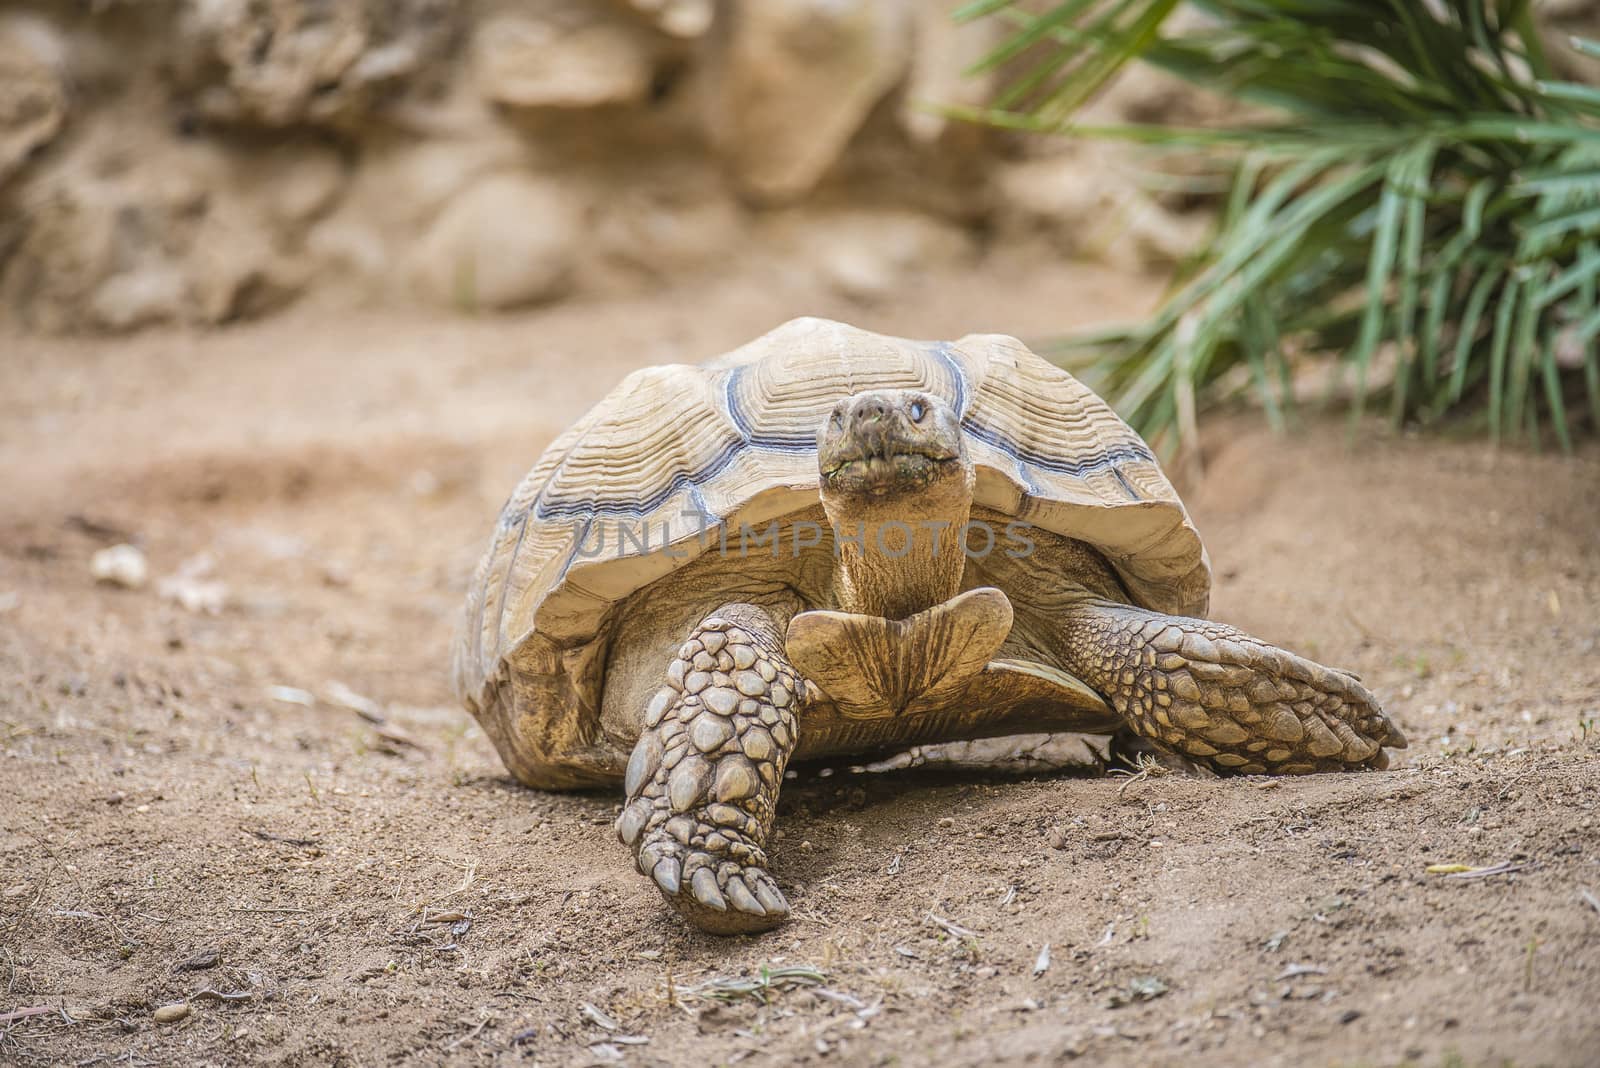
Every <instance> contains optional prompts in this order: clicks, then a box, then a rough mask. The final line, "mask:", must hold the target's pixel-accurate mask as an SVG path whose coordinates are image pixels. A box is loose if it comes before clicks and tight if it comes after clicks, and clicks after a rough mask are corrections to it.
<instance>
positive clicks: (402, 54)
mask: <svg viewBox="0 0 1600 1068" xmlns="http://www.w3.org/2000/svg"><path fill="white" fill-rule="evenodd" d="M458 8H459V5H457V4H455V3H453V2H451V0H273V2H271V3H262V2H259V0H184V3H183V7H182V10H181V13H180V15H179V17H178V19H177V20H176V22H177V25H176V34H177V47H176V48H175V49H174V50H173V55H174V58H175V61H176V71H177V74H178V81H179V84H180V86H181V87H182V88H183V89H185V90H186V95H187V100H188V102H189V104H190V106H191V107H192V108H193V109H194V111H195V112H196V113H197V114H198V115H199V116H200V117H201V118H203V119H206V120H209V121H213V122H225V123H245V124H252V125H261V126H270V127H282V126H289V125H293V124H296V123H312V124H318V125H344V126H348V125H350V124H352V123H353V122H356V121H358V120H360V119H361V118H363V117H364V116H366V115H367V114H368V113H370V112H371V111H373V110H374V109H375V108H377V107H378V106H379V105H380V104H382V103H384V102H385V101H387V100H388V99H389V98H391V97H393V96H394V95H395V94H397V93H398V92H399V91H400V90H402V89H404V88H407V87H408V86H409V85H410V83H412V82H414V81H416V80H418V79H420V78H422V77H423V76H424V75H426V74H428V73H429V72H430V70H432V69H435V61H437V60H439V59H440V58H441V57H442V56H443V55H444V54H445V53H446V52H447V51H448V50H449V48H450V46H451V43H452V41H453V39H454V36H455V34H456V25H455V22H456V17H457V14H458Z"/></svg>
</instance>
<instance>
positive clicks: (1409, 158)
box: [957, 0, 1600, 448]
mask: <svg viewBox="0 0 1600 1068" xmlns="http://www.w3.org/2000/svg"><path fill="white" fill-rule="evenodd" d="M1178 6H1179V5H1178V3H1177V2H1176V0H1065V2H1061V3H1057V4H1055V5H1053V6H1050V7H1048V8H1047V9H1045V10H1042V11H1034V12H1032V13H1024V12H1022V11H1020V10H1018V9H1017V8H1016V7H1014V6H1013V4H1011V3H1010V2H1009V0H979V2H977V3H973V4H969V5H967V6H966V7H965V8H963V9H961V11H959V12H958V13H957V17H965V18H976V17H992V18H1002V19H1006V20H1008V21H1009V22H1010V23H1011V24H1012V25H1013V27H1014V32H1012V33H1011V35H1010V36H1009V38H1008V39H1007V40H1006V41H1005V43H1004V44H1002V45H1001V46H1000V47H999V48H997V49H996V50H995V51H994V53H993V54H991V55H990V56H988V57H987V58H986V59H984V60H983V61H982V62H981V63H980V64H979V65H978V68H977V69H985V70H987V69H997V68H1003V69H1005V70H1006V71H1008V72H1020V73H1018V74H1016V76H1015V77H1014V78H1013V79H1012V80H1011V81H1010V83H1009V85H1008V87H1007V88H1005V89H1003V90H1002V91H1001V92H1000V93H999V95H998V96H997V97H996V99H995V101H994V103H993V105H992V106H991V107H990V108H989V109H987V110H976V111H965V112H957V114H961V115H963V117H966V118H969V119H974V120H979V121H984V122H988V123H991V124H994V125H998V126H1002V127H1006V128H1010V129H1019V130H1030V131H1039V132H1051V133H1067V134H1072V135H1076V136H1092V137H1103V138H1122V139H1125V140H1130V141H1135V142H1139V143H1143V144H1147V145H1152V146H1157V147H1164V148H1173V149H1183V150H1188V151H1193V150H1197V149H1203V150H1206V151H1207V152H1209V153H1213V154H1216V155H1217V156H1218V157H1219V158H1221V159H1224V160H1225V161H1227V162H1228V165H1229V166H1230V167H1231V169H1232V178H1231V183H1232V192H1231V195H1230V196H1229V197H1228V198H1227V199H1226V201H1225V203H1224V204H1223V205H1222V209H1221V212H1220V217H1219V222H1218V226H1217V228H1216V231H1215V233H1214V235H1213V237H1212V238H1211V240H1210V241H1209V242H1208V244H1207V245H1206V246H1205V248H1204V249H1202V250H1201V252H1200V253H1199V254H1198V255H1197V256H1196V257H1195V258H1194V260H1193V261H1192V263H1191V264H1190V265H1189V266H1188V267H1187V268H1186V269H1185V270H1184V271H1183V272H1181V273H1180V277H1179V279H1178V281H1177V283H1176V284H1175V286H1174V289H1173V290H1172V292H1171V293H1170V294H1169V295H1168V297H1167V299H1166V301H1165V302H1164V304H1163V306H1162V307H1161V308H1160V310H1159V311H1158V312H1157V313H1156V314H1155V315H1153V316H1152V317H1151V319H1150V320H1149V321H1148V322H1145V323H1142V324H1138V325H1136V326H1130V327H1126V328H1121V329H1115V330H1106V331H1100V332H1098V333H1097V334H1095V335H1092V336H1081V337H1076V338H1069V339H1066V340H1064V341H1062V342H1060V343H1059V344H1058V345H1056V346H1055V347H1054V348H1053V350H1052V351H1053V353H1054V355H1055V356H1056V358H1058V359H1060V360H1061V361H1062V362H1063V363H1065V364H1067V365H1068V366H1071V367H1072V368H1073V369H1074V370H1076V371H1079V372H1080V373H1081V374H1083V375H1084V376H1085V377H1086V378H1088V379H1090V380H1091V382H1092V383H1093V384H1094V385H1095V386H1096V387H1097V388H1099V389H1100V390H1102V391H1103V392H1105V393H1106V394H1107V395H1108V396H1109V397H1110V398H1111V400H1112V402H1113V403H1114V404H1115V405H1116V407H1117V408H1118V410H1119V411H1121V412H1122V413H1123V414H1124V415H1125V416H1126V417H1127V418H1128V419H1129V420H1130V421H1132V422H1133V423H1134V424H1135V425H1136V426H1137V427H1139V429H1140V430H1141V431H1143V432H1144V433H1145V434H1146V435H1147V436H1150V437H1152V438H1156V439H1162V440H1164V441H1165V443H1166V444H1167V445H1168V446H1171V445H1179V446H1181V445H1183V444H1184V443H1185V440H1186V439H1187V438H1188V437H1189V436H1190V435H1191V434H1192V427H1193V424H1194V420H1195V415H1194V411H1195V406H1196V404H1197V403H1199V401H1197V400H1196V398H1197V397H1198V398H1200V400H1211V399H1217V398H1219V397H1220V396H1222V395H1225V394H1226V393H1227V392H1228V391H1229V390H1230V389H1238V388H1253V389H1254V390H1255V391H1256V392H1257V393H1258V394H1259V396H1260V398H1261V400H1262V403H1263V407H1264V408H1265V410H1266V414H1267V417H1268V419H1269V420H1271V421H1272V423H1273V424H1274V425H1275V426H1282V425H1283V424H1284V423H1285V421H1286V420H1287V418H1288V417H1289V414H1290V412H1291V411H1292V407H1293V402H1294V394H1293V390H1292V389H1291V388H1290V387H1291V385H1292V383H1293V380H1294V371H1295V370H1296V369H1298V368H1299V367H1301V366H1303V365H1305V364H1306V363H1308V362H1309V361H1311V360H1315V359H1318V358H1321V357H1323V356H1326V355H1328V354H1336V361H1335V362H1334V363H1333V364H1332V367H1333V370H1334V371H1335V372H1336V374H1335V375H1334V376H1332V377H1333V379H1334V380H1337V379H1339V378H1340V377H1342V378H1343V379H1344V381H1345V384H1346V385H1347V387H1348V394H1349V396H1350V398H1351V401H1350V407H1351V411H1352V418H1353V419H1359V418H1360V416H1361V413H1362V412H1363V411H1364V410H1366V408H1367V406H1368V404H1369V402H1370V401H1371V400H1373V399H1376V397H1377V396H1378V395H1379V394H1386V395H1387V400H1388V410H1389V413H1390V416H1391V418H1392V419H1393V420H1394V421H1395V422H1396V423H1401V422H1420V423H1431V422H1436V421H1440V420H1442V419H1444V418H1446V417H1447V416H1453V417H1458V418H1459V417H1478V418H1481V420H1482V425H1483V426H1484V427H1485V428H1486V429H1487V430H1488V432H1489V433H1490V434H1491V435H1493V436H1495V437H1496V438H1507V439H1518V440H1528V441H1534V442H1537V441H1538V440H1539V436H1540V433H1541V428H1542V427H1544V426H1549V427H1550V428H1551V429H1553V431H1554V433H1555V436H1556V438H1557V439H1558V440H1559V442H1560V443H1561V445H1562V446H1563V447H1567V448H1570V446H1571V441H1572V434H1573V427H1574V426H1575V425H1577V426H1584V425H1586V426H1587V428H1588V429H1589V430H1591V431H1593V430H1594V429H1595V428H1597V427H1600V305H1597V302H1596V289H1597V283H1600V89H1595V88H1593V87H1590V86H1585V85H1578V84H1573V83H1570V82H1561V81H1555V80H1553V79H1552V77H1551V74H1550V68H1549V66H1548V64H1547V62H1546V59H1545V56H1544V55H1543V52H1542V50H1541V47H1540V44H1539V36H1538V34H1537V32H1536V31H1535V27H1534V25H1533V16H1532V14H1531V11H1530V5H1529V3H1528V2H1527V0H1208V2H1203V3H1196V4H1194V6H1195V7H1198V8H1200V9H1202V11H1203V13H1204V14H1205V16H1206V18H1205V20H1204V21H1203V25H1202V26H1201V27H1199V28H1192V27H1191V28H1189V29H1188V30H1186V31H1184V32H1183V33H1181V34H1180V33H1172V34H1163V32H1162V31H1163V28H1164V26H1165V24H1166V23H1167V20H1168V18H1169V16H1170V15H1172V14H1173V12H1174V11H1175V10H1176V9H1177V7H1178ZM1573 46H1574V47H1576V48H1578V49H1579V50H1581V51H1583V52H1585V53H1587V54H1590V55H1594V56H1597V57H1600V45H1597V44H1596V43H1594V42H1586V41H1575V42H1574V43H1573ZM1135 60H1137V61H1141V62H1145V63H1149V64H1152V65H1154V66H1157V67H1159V68H1161V69H1163V70H1166V71H1168V72H1170V73H1172V74H1174V75H1176V76H1178V77H1180V78H1182V79H1184V80H1186V81H1188V82H1190V83H1192V84H1195V85H1197V86H1201V87H1204V88H1206V89H1209V90H1213V91H1216V92H1219V93H1221V94H1224V95H1226V96H1228V97H1230V98H1233V99H1236V100H1238V101H1241V102H1243V103H1247V104H1250V105H1253V106H1254V107H1256V108H1259V109H1264V112H1265V114H1267V115H1268V116H1269V118H1267V119H1265V120H1262V121H1258V122H1253V123H1249V124H1245V125H1239V126H1234V127H1228V128H1210V127H1205V128H1182V127H1173V126H1161V125H1148V126H1147V125H1130V126H1098V127H1088V126H1081V125H1074V124H1073V116H1074V115H1075V114H1076V112H1077V111H1078V109H1079V108H1080V107H1081V106H1082V105H1083V104H1084V103H1085V102H1086V101H1088V100H1089V99H1091V98H1092V97H1093V96H1094V94H1095V93H1096V92H1097V91H1098V90H1099V89H1100V88H1101V87H1102V86H1103V85H1104V84H1105V83H1106V82H1107V80H1108V79H1109V78H1110V77H1112V76H1113V75H1114V74H1115V73H1116V72H1117V71H1118V70H1119V69H1121V68H1122V67H1123V66H1124V65H1126V64H1127V63H1129V62H1130V61H1135ZM1380 356H1381V357H1382V361H1381V362H1382V363H1383V365H1384V367H1385V368H1386V371H1385V374H1384V375H1383V376H1382V377H1381V378H1380V377H1379V376H1377V375H1376V373H1375V369H1376V367H1377V365H1378V364H1379V362H1380Z"/></svg>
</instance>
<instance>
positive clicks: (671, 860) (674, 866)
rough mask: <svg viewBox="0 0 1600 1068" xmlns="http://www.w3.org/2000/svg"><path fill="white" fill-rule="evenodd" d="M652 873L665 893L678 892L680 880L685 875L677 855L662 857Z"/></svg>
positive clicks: (652, 876)
mask: <svg viewBox="0 0 1600 1068" xmlns="http://www.w3.org/2000/svg"><path fill="white" fill-rule="evenodd" d="M650 875H651V878H653V879H655V881H656V885H657V886H659V887H661V892H662V893H663V894H676V893H677V892H678V887H679V883H678V880H679V879H681V878H682V877H683V869H682V868H681V867H680V866H679V864H678V858H677V857H662V858H661V859H660V860H658V861H656V866H655V868H654V869H653V870H652V871H651V872H650Z"/></svg>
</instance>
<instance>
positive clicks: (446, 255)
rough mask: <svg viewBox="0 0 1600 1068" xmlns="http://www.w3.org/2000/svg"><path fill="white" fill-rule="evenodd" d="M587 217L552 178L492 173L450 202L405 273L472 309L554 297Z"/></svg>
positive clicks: (439, 297) (429, 291)
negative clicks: (550, 179)
mask: <svg viewBox="0 0 1600 1068" xmlns="http://www.w3.org/2000/svg"><path fill="white" fill-rule="evenodd" d="M581 216H582V207H581V205H579V204H578V203H577V202H576V200H575V199H574V198H573V197H572V196H570V195H568V194H567V193H566V192H565V191H564V190H562V189H561V188H560V187H559V186H557V185H556V184H554V183H552V182H548V181H541V180H538V179H535V178H531V177H528V176H526V175H523V174H495V175H490V176H489V177H487V178H484V179H482V180H481V181H479V182H478V183H476V184H475V185H473V186H471V187H470V188H469V189H467V190H466V191H465V192H463V193H462V194H461V195H459V196H458V197H456V198H455V199H453V200H452V201H451V202H450V203H449V205H447V206H446V207H445V209H444V211H443V212H442V213H441V214H440V215H439V218H438V219H437V220H436V221H435V222H434V224H433V226H432V227H430V228H429V230H428V232H427V234H425V235H424V236H423V238H422V240H421V241H420V242H419V243H418V244H417V246H416V247H415V248H414V249H413V250H412V251H411V253H410V254H409V255H408V257H407V267H406V273H407V276H408V277H409V278H410V280H411V283H412V284H413V285H414V286H415V287H416V288H417V290H418V291H419V292H420V293H422V294H423V295H424V296H426V297H427V298H429V299H430V300H432V301H434V302H435V303H438V304H442V305H446V306H453V307H457V308H462V309H465V310H469V311H470V310H476V309H479V308H495V309H500V308H513V307H517V306H518V305H523V304H531V303H535V302H537V301H541V300H548V299H550V298H552V297H555V296H557V295H559V294H560V293H561V292H563V291H564V290H565V289H566V287H567V285H568V284H569V282H570V281H571V276H572V271H573V267H574V265H575V262H576V253H577V245H578V239H579V228H580V223H581Z"/></svg>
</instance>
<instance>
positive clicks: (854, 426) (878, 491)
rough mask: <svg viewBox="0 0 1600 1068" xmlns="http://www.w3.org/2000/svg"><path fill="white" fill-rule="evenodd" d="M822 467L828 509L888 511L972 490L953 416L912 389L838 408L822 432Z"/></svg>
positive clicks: (877, 393) (867, 395)
mask: <svg viewBox="0 0 1600 1068" xmlns="http://www.w3.org/2000/svg"><path fill="white" fill-rule="evenodd" d="M817 463H818V466H819V468H820V470H821V475H822V495H823V499H824V501H827V500H828V499H829V498H832V499H834V501H836V502H839V503H841V504H842V503H844V502H847V501H850V500H852V499H867V500H876V501H882V502H884V503H889V502H890V501H891V500H903V499H904V498H906V497H908V496H911V497H915V496H917V495H921V494H925V493H926V492H928V491H929V490H934V489H937V488H942V487H943V486H944V485H945V484H947V483H952V482H953V483H955V484H956V485H960V484H962V483H967V484H968V485H969V486H970V482H971V470H972V464H971V463H970V461H968V459H967V450H966V446H965V444H964V442H963V441H962V436H961V421H960V419H959V418H958V417H957V416H956V413H955V410H954V409H952V408H951V407H950V405H948V404H946V403H945V402H944V401H942V400H940V399H939V398H938V397H935V396H932V395H930V394H927V393H924V392H922V391H921V390H915V389H874V390H868V391H866V392H863V393H855V394H852V395H850V396H848V397H846V398H845V399H844V400H842V401H840V402H839V403H838V404H836V405H834V408H833V412H832V413H831V414H830V415H829V416H828V420H827V422H825V423H823V424H822V429H820V430H819V431H817ZM908 518H910V517H908Z"/></svg>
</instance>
